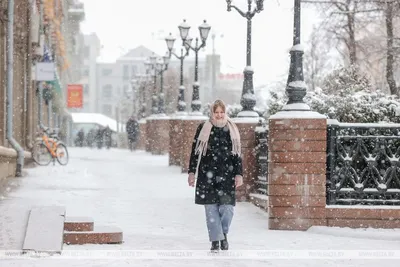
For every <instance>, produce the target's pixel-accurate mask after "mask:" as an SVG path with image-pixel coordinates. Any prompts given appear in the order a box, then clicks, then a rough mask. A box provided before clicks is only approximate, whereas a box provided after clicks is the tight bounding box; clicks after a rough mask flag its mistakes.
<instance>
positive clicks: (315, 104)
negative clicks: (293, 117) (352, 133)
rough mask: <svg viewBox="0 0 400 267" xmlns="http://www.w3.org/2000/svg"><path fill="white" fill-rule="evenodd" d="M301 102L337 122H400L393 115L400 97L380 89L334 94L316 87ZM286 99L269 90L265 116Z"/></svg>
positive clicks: (398, 107) (277, 108) (281, 104)
mask: <svg viewBox="0 0 400 267" xmlns="http://www.w3.org/2000/svg"><path fill="white" fill-rule="evenodd" d="M304 101H305V102H306V103H307V104H308V105H309V106H310V107H311V109H312V110H314V111H317V112H319V113H321V114H324V115H326V116H327V117H328V118H331V119H337V120H338V121H340V122H353V123H376V122H392V123H398V122H400V117H399V116H396V111H399V110H400V99H399V98H398V97H397V96H394V95H386V94H385V93H383V92H381V91H376V92H372V93H371V92H368V91H367V92H366V91H364V90H361V91H358V92H356V93H353V94H347V95H336V94H335V95H333V94H325V93H324V92H322V91H321V90H316V91H315V92H308V93H307V95H306V97H305V98H304ZM286 102H287V97H286V96H283V97H279V94H278V93H276V92H271V98H270V101H269V108H268V112H267V114H266V117H269V116H270V115H273V114H275V113H276V112H278V111H279V110H280V109H282V107H283V106H284V104H285V103H286Z"/></svg>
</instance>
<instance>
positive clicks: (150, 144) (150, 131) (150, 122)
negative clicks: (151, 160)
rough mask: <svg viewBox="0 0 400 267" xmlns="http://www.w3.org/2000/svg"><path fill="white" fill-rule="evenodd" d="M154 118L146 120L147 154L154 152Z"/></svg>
mask: <svg viewBox="0 0 400 267" xmlns="http://www.w3.org/2000/svg"><path fill="white" fill-rule="evenodd" d="M153 132H154V131H153V117H152V116H150V117H148V118H147V119H146V152H152V151H153Z"/></svg>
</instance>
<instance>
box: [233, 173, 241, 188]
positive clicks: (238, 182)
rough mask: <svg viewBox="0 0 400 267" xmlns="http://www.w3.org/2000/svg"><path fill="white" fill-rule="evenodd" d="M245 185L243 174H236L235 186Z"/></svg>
mask: <svg viewBox="0 0 400 267" xmlns="http://www.w3.org/2000/svg"><path fill="white" fill-rule="evenodd" d="M242 185H243V176H241V175H236V176H235V186H236V187H239V186H242Z"/></svg>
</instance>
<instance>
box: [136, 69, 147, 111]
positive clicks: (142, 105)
mask: <svg viewBox="0 0 400 267" xmlns="http://www.w3.org/2000/svg"><path fill="white" fill-rule="evenodd" d="M147 77H148V76H147V75H146V74H139V75H138V79H139V80H138V81H139V85H138V87H139V89H138V91H139V92H138V102H139V107H138V108H139V110H138V113H139V115H140V116H138V117H139V118H140V119H142V118H145V117H146V106H147V105H146V88H147V86H146V85H147Z"/></svg>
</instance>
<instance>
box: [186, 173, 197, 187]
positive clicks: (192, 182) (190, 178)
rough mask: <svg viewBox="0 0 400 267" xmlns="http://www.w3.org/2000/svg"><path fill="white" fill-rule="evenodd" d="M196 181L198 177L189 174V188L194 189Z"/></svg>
mask: <svg viewBox="0 0 400 267" xmlns="http://www.w3.org/2000/svg"><path fill="white" fill-rule="evenodd" d="M195 181H196V177H195V176H194V173H189V176H188V184H189V186H191V187H194V183H195Z"/></svg>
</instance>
